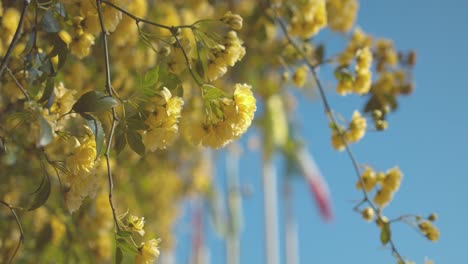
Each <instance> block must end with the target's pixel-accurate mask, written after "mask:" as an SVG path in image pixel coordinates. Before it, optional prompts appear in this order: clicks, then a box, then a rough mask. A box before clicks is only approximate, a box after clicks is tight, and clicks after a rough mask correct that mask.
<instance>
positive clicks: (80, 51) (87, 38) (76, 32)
mask: <svg viewBox="0 0 468 264" xmlns="http://www.w3.org/2000/svg"><path fill="white" fill-rule="evenodd" d="M85 2H87V1H85ZM83 20H84V17H82V16H76V17H74V18H73V19H72V22H73V38H72V41H71V43H70V52H71V53H72V54H73V55H75V56H76V57H78V58H79V59H81V58H84V57H86V56H88V55H89V53H90V52H91V46H93V45H94V36H93V35H92V34H91V33H89V32H86V31H85V29H84V28H83ZM62 34H63V33H62Z"/></svg>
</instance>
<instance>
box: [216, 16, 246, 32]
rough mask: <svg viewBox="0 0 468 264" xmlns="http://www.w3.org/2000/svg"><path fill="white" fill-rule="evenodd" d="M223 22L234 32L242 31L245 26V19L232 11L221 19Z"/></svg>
mask: <svg viewBox="0 0 468 264" xmlns="http://www.w3.org/2000/svg"><path fill="white" fill-rule="evenodd" d="M221 21H222V22H224V23H225V24H227V25H228V26H229V27H230V28H232V29H234V30H241V29H242V25H243V19H242V17H241V16H239V15H236V14H233V13H232V12H231V11H228V12H227V13H226V14H224V16H223V17H222V18H221Z"/></svg>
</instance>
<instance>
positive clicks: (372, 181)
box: [356, 166, 377, 192]
mask: <svg viewBox="0 0 468 264" xmlns="http://www.w3.org/2000/svg"><path fill="white" fill-rule="evenodd" d="M361 182H362V184H364V190H365V191H366V192H370V191H371V190H372V189H373V188H374V187H375V185H376V184H377V177H376V174H375V172H374V171H373V170H372V168H371V167H369V166H366V168H365V170H364V172H363V173H362V174H361V180H360V181H358V182H357V183H356V188H357V189H358V190H360V189H362V184H361Z"/></svg>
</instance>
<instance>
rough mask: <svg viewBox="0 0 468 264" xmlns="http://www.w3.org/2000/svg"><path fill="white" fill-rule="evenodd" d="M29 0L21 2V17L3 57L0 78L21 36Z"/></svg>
mask: <svg viewBox="0 0 468 264" xmlns="http://www.w3.org/2000/svg"><path fill="white" fill-rule="evenodd" d="M30 2H31V0H24V1H23V9H22V10H21V16H20V20H19V22H18V27H17V28H16V31H15V35H14V36H13V39H12V40H11V43H10V46H8V50H7V52H6V54H5V57H3V60H2V64H1V65H0V77H1V76H2V75H3V71H4V70H5V68H6V66H7V64H8V60H9V59H10V57H11V53H12V52H13V49H14V48H15V45H16V42H17V41H18V39H19V37H20V35H21V30H22V29H23V24H24V18H25V17H26V8H27V7H28V5H29V3H30Z"/></svg>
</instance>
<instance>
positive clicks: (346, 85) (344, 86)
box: [336, 79, 353, 95]
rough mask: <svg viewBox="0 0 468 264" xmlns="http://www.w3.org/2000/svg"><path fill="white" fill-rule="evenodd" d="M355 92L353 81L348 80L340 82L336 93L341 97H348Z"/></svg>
mask: <svg viewBox="0 0 468 264" xmlns="http://www.w3.org/2000/svg"><path fill="white" fill-rule="evenodd" d="M352 91H353V81H352V80H348V79H343V80H340V81H339V82H338V85H337V86H336V92H337V93H338V94H339V95H346V94H348V93H351V92H352Z"/></svg>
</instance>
